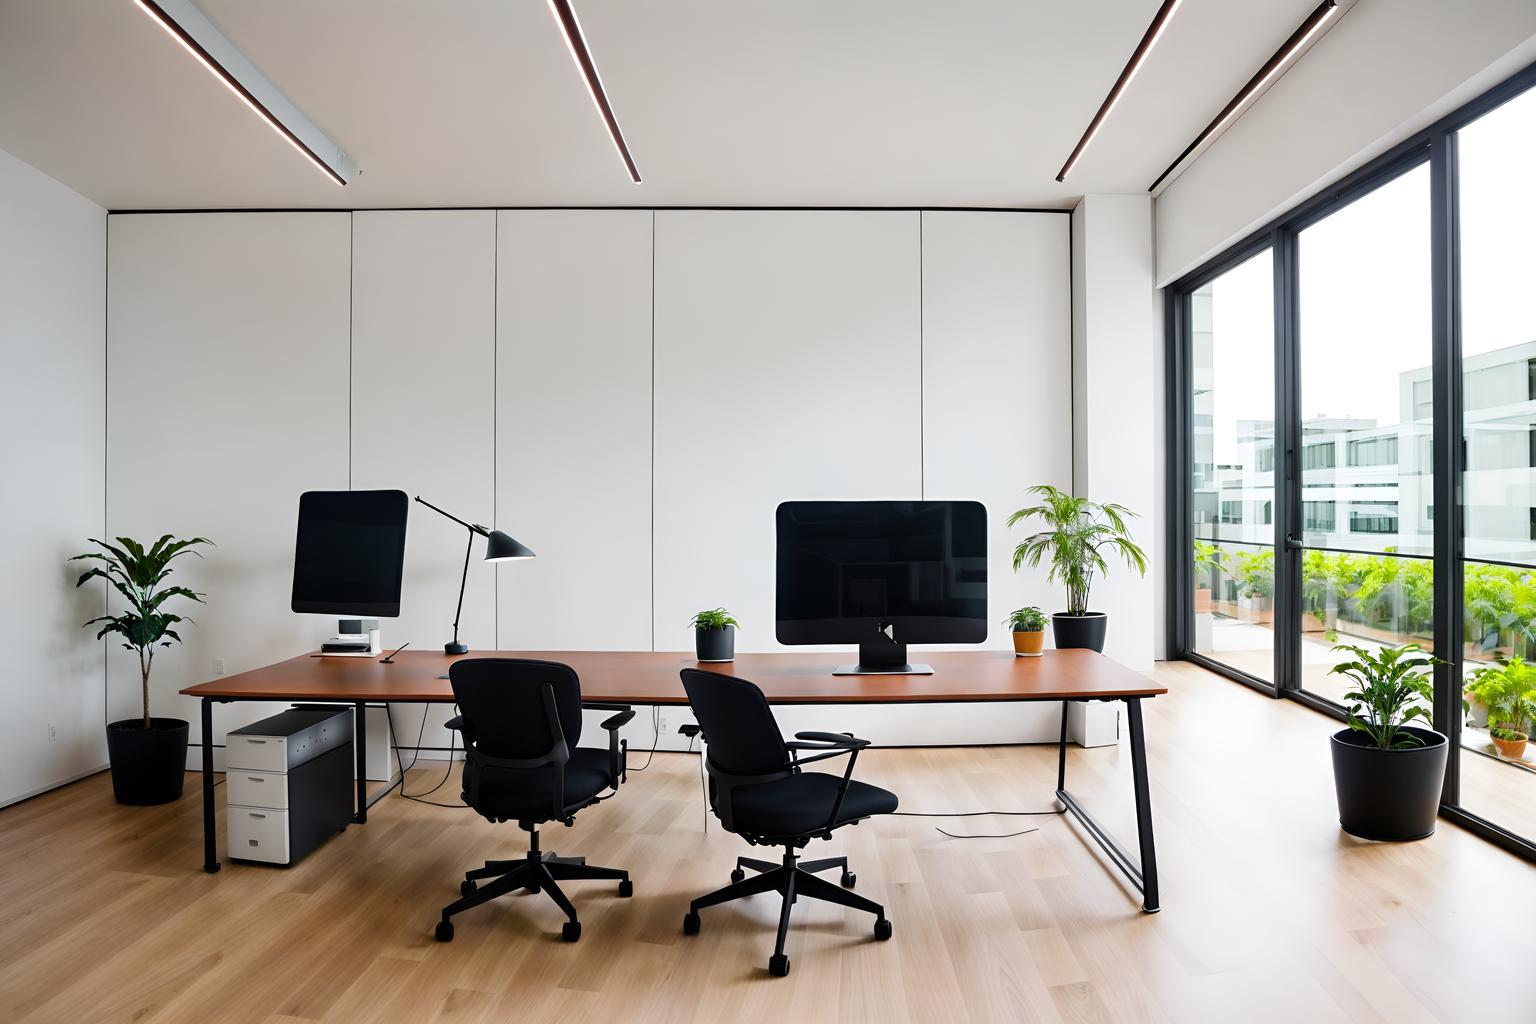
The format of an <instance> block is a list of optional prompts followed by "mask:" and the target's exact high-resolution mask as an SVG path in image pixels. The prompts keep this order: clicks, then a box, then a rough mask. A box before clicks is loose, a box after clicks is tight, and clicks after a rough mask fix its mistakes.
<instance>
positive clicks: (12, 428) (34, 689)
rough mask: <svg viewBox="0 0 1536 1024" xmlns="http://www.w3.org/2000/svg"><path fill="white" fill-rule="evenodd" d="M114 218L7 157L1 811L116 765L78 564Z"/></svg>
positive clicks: (0, 333) (95, 487)
mask: <svg viewBox="0 0 1536 1024" xmlns="http://www.w3.org/2000/svg"><path fill="white" fill-rule="evenodd" d="M106 227H107V215H106V211H105V210H103V209H102V208H101V207H99V206H97V205H96V204H95V203H93V202H91V201H90V200H88V199H86V198H85V197H83V196H81V195H78V194H77V193H75V192H72V191H71V190H69V189H68V188H65V187H64V186H63V185H60V184H59V183H58V182H56V181H54V180H53V179H52V178H49V177H48V176H46V175H44V174H43V173H41V172H40V171H37V170H35V169H33V168H32V167H29V166H28V165H27V164H24V163H22V162H21V161H20V160H17V159H16V158H15V157H13V156H11V155H10V154H9V153H5V152H3V151H0V438H3V439H4V440H3V441H0V481H3V487H4V491H5V500H3V501H0V536H3V537H5V538H6V543H5V544H4V545H3V546H0V579H3V580H5V585H6V590H7V593H8V598H7V600H6V603H5V612H4V614H3V615H0V650H4V651H5V652H6V657H5V660H4V664H3V667H0V695H3V697H4V700H5V714H4V715H0V805H4V804H8V803H11V802H13V801H16V800H19V799H22V798H23V797H26V796H30V795H32V794H33V793H38V792H42V791H43V790H45V789H49V788H51V787H53V786H57V785H59V784H60V783H63V782H67V781H69V780H70V779H74V778H78V777H79V776H81V775H84V774H87V773H89V772H92V771H95V770H96V769H98V768H100V767H101V766H103V765H104V764H105V763H106V760H107V752H106V733H105V731H104V729H103V724H104V713H105V709H104V707H103V697H102V694H103V686H104V682H105V664H104V657H105V655H104V648H103V646H102V644H100V643H97V642H94V641H93V640H92V637H93V636H94V635H95V631H94V629H92V630H91V631H89V632H87V631H86V630H84V629H82V628H81V623H83V622H84V621H85V620H86V619H89V618H94V617H95V616H97V615H100V614H102V613H103V611H104V607H105V600H106V592H105V589H104V587H103V586H102V585H101V584H100V583H99V582H93V583H92V584H90V585H88V586H87V587H84V588H81V589H80V590H76V589H75V587H74V582H75V579H76V577H77V576H78V575H79V574H80V573H81V572H83V571H85V570H84V568H83V567H82V566H81V564H80V563H75V564H73V565H67V564H66V562H65V560H66V559H68V558H69V557H70V556H71V555H76V554H79V553H81V552H83V551H85V550H86V549H87V546H88V545H87V543H86V538H87V537H100V536H101V535H102V523H103V514H102V501H103V493H104V485H103V480H102V475H103V469H104V464H103V463H104V459H105V454H104V422H105V419H104V413H103V406H102V403H103V401H104V399H105V391H104V375H105V371H106V359H105V352H104V348H103V345H104V341H105V332H104V322H105V306H104V302H105V294H106V292H105V288H106V263H105V260H104V259H103V253H104V252H105V249H106Z"/></svg>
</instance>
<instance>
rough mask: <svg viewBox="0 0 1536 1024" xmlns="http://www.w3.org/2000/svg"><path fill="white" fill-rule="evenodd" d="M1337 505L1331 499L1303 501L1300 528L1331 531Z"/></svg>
mask: <svg viewBox="0 0 1536 1024" xmlns="http://www.w3.org/2000/svg"><path fill="white" fill-rule="evenodd" d="M1337 508H1338V505H1337V503H1336V502H1332V501H1304V502H1302V503H1301V528H1302V529H1303V530H1311V531H1313V532H1315V533H1332V532H1333V530H1334V523H1335V522H1336V517H1335V511H1336V510H1337Z"/></svg>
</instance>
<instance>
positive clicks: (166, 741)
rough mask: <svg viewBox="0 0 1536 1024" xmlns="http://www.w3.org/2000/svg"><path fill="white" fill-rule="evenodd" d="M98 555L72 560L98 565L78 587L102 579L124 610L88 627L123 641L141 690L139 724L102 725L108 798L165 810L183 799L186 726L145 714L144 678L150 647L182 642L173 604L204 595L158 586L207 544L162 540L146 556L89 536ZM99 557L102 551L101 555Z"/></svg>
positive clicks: (151, 658)
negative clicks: (134, 658) (134, 660)
mask: <svg viewBox="0 0 1536 1024" xmlns="http://www.w3.org/2000/svg"><path fill="white" fill-rule="evenodd" d="M90 541H91V543H92V544H95V545H96V546H97V547H99V548H101V549H102V551H99V552H98V551H93V552H89V553H87V554H83V555H76V556H75V557H74V558H71V559H70V561H72V562H78V561H82V560H86V561H96V562H100V563H101V564H100V565H98V566H96V567H95V568H93V569H91V570H90V571H89V572H86V573H83V574H82V575H81V576H80V578H79V579H78V580H76V581H75V586H77V587H80V586H84V585H85V583H86V582H88V581H89V580H93V579H104V580H106V581H107V582H108V583H109V584H111V586H112V588H113V589H114V590H116V591H117V592H118V593H119V594H120V595H122V597H123V600H124V601H125V602H126V603H127V608H126V609H125V610H124V611H123V612H122V613H120V614H118V615H102V616H100V617H98V618H94V619H92V620H90V621H89V622H87V623H85V625H86V626H94V625H96V624H97V623H104V625H103V626H102V627H101V628H100V629H99V630H98V631H97V633H96V639H98V640H100V639H101V638H102V637H104V636H107V635H108V634H116V635H118V636H119V637H121V638H122V641H123V647H124V648H125V649H127V650H130V651H133V652H134V653H135V654H137V655H138V657H139V678H140V682H141V684H142V686H143V708H144V713H143V715H142V716H140V717H139V718H129V719H125V720H123V721H120V722H112V723H110V724H109V725H108V726H107V758H108V761H109V762H110V764H111V766H112V792H113V794H114V795H115V796H116V797H117V801H118V803H123V804H163V803H169V802H170V801H172V800H176V799H178V798H179V797H180V796H181V786H182V782H183V780H184V779H185V777H186V770H187V723H186V722H185V721H183V720H182V719H179V718H151V717H150V714H149V674H150V671H151V669H153V667H154V663H155V648H156V647H169V646H171V644H172V643H173V642H174V643H180V642H181V635H180V634H179V633H178V632H177V630H176V626H177V624H178V623H181V622H183V621H188V622H189V621H191V620H190V619H183V618H182V617H181V616H180V615H176V614H174V613H172V612H169V611H167V610H166V609H165V607H164V606H165V603H166V602H167V601H169V600H170V599H171V598H186V599H188V600H191V601H198V602H201V601H202V599H203V595H202V594H198V593H195V592H193V591H192V590H189V589H188V588H186V587H174V586H170V587H168V586H163V584H164V583H165V580H166V578H167V577H169V576H170V575H171V562H172V561H173V560H174V559H176V558H178V557H179V556H181V555H184V554H187V553H189V552H190V553H192V554H196V553H197V552H196V551H193V550H192V549H193V548H194V547H195V546H196V545H198V544H209V543H211V541H209V540H208V539H207V538H205V537H194V538H192V539H191V540H177V539H176V538H175V537H172V536H171V535H170V534H166V535H165V536H163V537H161V538H160V539H159V540H157V541H155V543H154V545H153V546H152V547H150V548H149V549H148V550H147V551H146V550H145V549H144V546H143V545H142V544H140V543H139V542H138V541H135V540H133V539H132V538H129V537H119V538H117V543H116V544H108V543H106V542H105V541H100V540H97V539H96V538H94V537H92V538H90ZM102 552H105V553H104V554H103V553H102Z"/></svg>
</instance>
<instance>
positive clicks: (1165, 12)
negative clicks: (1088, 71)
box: [1056, 0, 1183, 181]
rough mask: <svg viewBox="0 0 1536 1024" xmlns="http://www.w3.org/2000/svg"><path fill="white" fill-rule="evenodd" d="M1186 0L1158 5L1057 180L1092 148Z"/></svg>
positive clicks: (1064, 175)
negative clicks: (1121, 96)
mask: <svg viewBox="0 0 1536 1024" xmlns="http://www.w3.org/2000/svg"><path fill="white" fill-rule="evenodd" d="M1182 2H1183V0H1163V6H1161V7H1159V8H1158V9H1157V14H1156V15H1155V16H1154V17H1153V18H1152V24H1150V25H1148V26H1147V32H1146V34H1145V35H1143V36H1142V37H1141V42H1140V43H1138V44H1136V51H1135V52H1134V53H1132V54H1131V59H1130V60H1129V61H1127V62H1126V64H1125V69H1124V70H1122V71H1121V72H1120V77H1119V78H1117V79H1115V84H1114V86H1113V87H1112V88H1111V89H1110V90H1109V95H1108V96H1106V97H1104V102H1103V104H1101V105H1100V106H1099V112H1098V113H1097V114H1094V115H1093V120H1092V121H1089V122H1088V130H1087V131H1085V132H1083V137H1082V138H1080V139H1078V140H1077V146H1076V147H1075V148H1074V149H1073V150H1072V155H1071V156H1069V157H1067V162H1066V163H1064V164H1062V165H1061V172H1060V173H1059V174H1057V175H1056V180H1057V181H1065V180H1067V175H1068V174H1071V173H1072V168H1073V167H1075V166H1076V165H1077V160H1078V158H1079V157H1080V156H1082V155H1083V150H1085V149H1087V148H1088V143H1090V142H1092V141H1093V137H1094V136H1095V135H1097V134H1098V133H1099V126H1100V125H1101V124H1103V123H1104V119H1105V118H1106V117H1108V116H1109V112H1110V111H1111V110H1114V109H1115V104H1116V103H1119V102H1120V95H1121V94H1122V93H1123V92H1125V89H1126V86H1128V85H1130V84H1131V79H1133V78H1135V77H1136V72H1137V71H1140V70H1141V65H1142V64H1143V63H1145V62H1146V59H1147V54H1149V53H1151V52H1152V47H1154V46H1156V45H1157V41H1158V39H1159V38H1161V37H1162V34H1163V30H1164V29H1165V28H1167V27H1168V22H1169V20H1170V19H1171V18H1172V17H1173V12H1174V11H1176V10H1178V9H1179V4H1180V3H1182Z"/></svg>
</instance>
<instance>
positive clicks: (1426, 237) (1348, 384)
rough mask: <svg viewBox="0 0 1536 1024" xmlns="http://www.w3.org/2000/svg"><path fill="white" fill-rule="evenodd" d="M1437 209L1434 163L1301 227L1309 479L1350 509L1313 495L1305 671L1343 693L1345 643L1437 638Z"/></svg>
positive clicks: (1311, 685) (1327, 691) (1305, 470)
mask: <svg viewBox="0 0 1536 1024" xmlns="http://www.w3.org/2000/svg"><path fill="white" fill-rule="evenodd" d="M1429 213H1430V200H1429V166H1428V164H1421V165H1419V166H1417V167H1415V168H1414V169H1412V170H1409V171H1407V172H1405V173H1403V174H1402V175H1400V176H1398V177H1397V178H1394V179H1392V180H1391V181H1388V182H1387V183H1386V184H1384V185H1382V186H1380V187H1379V188H1377V189H1375V190H1374V191H1372V192H1369V193H1367V194H1366V195H1364V196H1362V197H1361V198H1359V199H1357V200H1355V201H1354V202H1352V203H1350V204H1349V205H1348V206H1345V207H1343V208H1341V209H1339V210H1337V211H1336V212H1334V213H1331V214H1329V215H1328V216H1327V217H1325V218H1323V219H1322V220H1320V221H1317V222H1316V223H1314V224H1312V225H1311V226H1309V227H1307V228H1305V229H1303V230H1302V231H1300V232H1299V233H1298V234H1297V266H1298V282H1297V284H1298V288H1299V313H1300V319H1299V323H1298V327H1299V341H1300V353H1299V358H1300V364H1301V387H1300V394H1299V400H1300V409H1299V412H1300V414H1301V422H1302V424H1303V428H1304V430H1305V431H1306V433H1307V434H1308V435H1309V436H1308V438H1307V442H1308V443H1307V444H1306V447H1305V448H1304V449H1303V457H1302V463H1301V482H1302V486H1303V488H1305V487H1307V486H1308V485H1309V484H1312V483H1318V484H1322V485H1324V486H1326V487H1327V488H1328V491H1327V494H1326V496H1327V497H1329V498H1332V499H1333V500H1334V502H1336V503H1337V506H1338V507H1341V508H1342V509H1344V510H1345V511H1344V515H1343V516H1341V517H1333V516H1330V518H1334V519H1335V521H1334V522H1333V523H1332V524H1331V526H1330V527H1327V528H1325V527H1323V525H1322V522H1323V520H1322V519H1321V516H1319V517H1317V518H1315V519H1313V522H1315V523H1317V525H1316V526H1308V525H1307V514H1306V510H1305V508H1304V509H1303V525H1304V528H1305V529H1304V532H1303V534H1302V542H1303V547H1304V549H1305V550H1304V551H1303V553H1302V595H1301V596H1302V608H1303V611H1304V614H1303V616H1302V636H1301V680H1300V681H1301V686H1302V688H1303V689H1305V690H1308V691H1310V692H1312V693H1315V694H1317V695H1319V696H1322V697H1326V698H1328V699H1330V700H1334V701H1338V700H1340V699H1341V698H1342V696H1343V693H1344V690H1345V685H1344V681H1343V678H1342V677H1341V676H1336V675H1331V674H1330V672H1329V670H1330V669H1331V668H1332V667H1333V666H1334V665H1335V664H1337V663H1338V661H1339V659H1340V657H1341V655H1339V654H1336V653H1334V651H1333V650H1332V648H1333V645H1334V644H1336V643H1348V644H1356V645H1360V646H1365V647H1371V648H1374V647H1379V646H1381V645H1383V644H1393V643H1420V644H1425V645H1431V644H1432V643H1433V639H1434V583H1433V563H1432V561H1430V560H1429V558H1427V557H1412V556H1430V555H1433V553H1434V536H1433V527H1431V526H1430V525H1429V520H1428V517H1427V516H1424V517H1422V518H1421V515H1420V514H1421V512H1425V511H1427V510H1428V507H1429V506H1430V505H1432V504H1433V503H1434V490H1433V480H1434V477H1433V463H1431V462H1430V461H1429V459H1428V448H1427V447H1426V446H1427V445H1428V444H1429V443H1430V439H1431V438H1432V436H1433V429H1434V424H1433V416H1434V394H1433V384H1432V369H1431V364H1432V362H1433V359H1432V350H1431V343H1432V336H1431V324H1432V321H1431V319H1430V266H1429V262H1430V252H1431V250H1430V234H1429V227H1430V218H1429ZM1533 354H1536V353H1533ZM1521 386H1522V387H1523V386H1524V379H1523V377H1522V380H1521ZM1314 452H1315V453H1316V454H1315V455H1314ZM1336 455H1342V458H1337V457H1336ZM1405 455H1406V456H1407V458H1406V459H1404V458H1401V457H1402V456H1405ZM1405 463H1406V464H1405ZM1303 493H1305V490H1304V492H1303ZM1319 496H1320V497H1321V496H1322V495H1319ZM1320 511H1321V510H1319V512H1320ZM1325 548H1348V549H1354V550H1355V551H1365V552H1368V553H1367V554H1342V553H1338V552H1335V551H1328V550H1319V549H1325Z"/></svg>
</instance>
